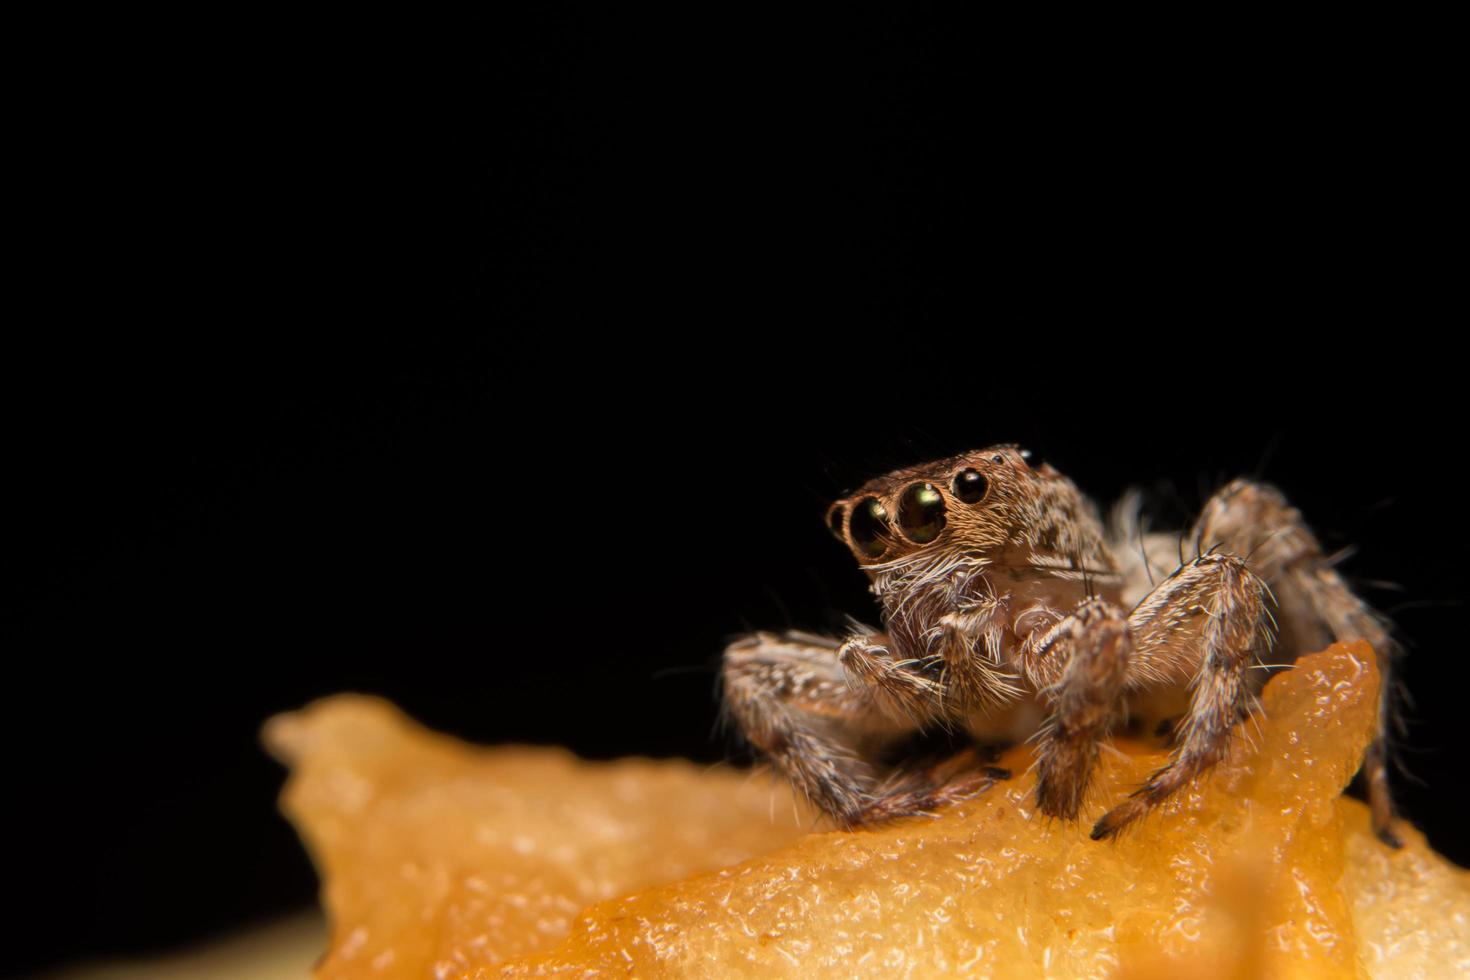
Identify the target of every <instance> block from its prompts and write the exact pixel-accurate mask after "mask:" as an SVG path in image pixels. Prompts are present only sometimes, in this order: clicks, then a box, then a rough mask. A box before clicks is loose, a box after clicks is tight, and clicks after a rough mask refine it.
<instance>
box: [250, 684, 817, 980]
mask: <svg viewBox="0 0 1470 980" xmlns="http://www.w3.org/2000/svg"><path fill="white" fill-rule="evenodd" d="M265 741H266V744H267V745H268V746H269V748H270V749H271V751H272V752H273V753H274V754H275V755H276V756H277V757H278V758H280V759H281V760H282V761H283V762H285V763H287V764H288V765H289V766H290V767H291V778H290V780H289V782H288V784H287V787H286V791H285V793H284V795H283V799H282V804H283V807H284V809H285V810H286V813H287V815H288V816H289V817H290V818H291V819H292V821H293V822H294V823H295V824H296V826H297V827H298V828H299V829H300V831H301V834H302V837H303V838H304V839H305V841H306V844H307V847H308V849H309V850H310V851H311V854H312V857H313V859H314V860H315V862H316V865H317V868H318V870H319V871H320V873H321V876H322V879H323V882H324V884H323V899H324V902H325V904H326V907H327V912H328V916H329V919H330V922H331V924H332V942H331V948H330V951H329V952H328V954H327V955H326V957H325V958H324V959H323V961H322V962H321V964H320V965H319V966H318V970H317V976H319V977H344V978H346V977H375V978H392V977H414V978H418V977H451V976H456V975H458V973H459V972H461V971H462V970H463V969H464V968H466V967H469V966H472V965H475V964H482V963H499V962H501V961H503V960H505V959H507V958H509V957H514V956H520V955H524V954H527V953H534V952H538V951H541V950H545V949H548V948H550V947H551V946H553V945H555V944H556V943H557V942H559V941H561V940H562V939H563V938H564V937H565V936H566V934H567V932H568V930H569V928H570V927H571V924H572V922H573V921H574V919H575V917H576V915H577V913H578V912H580V911H581V910H582V909H583V908H585V907H587V906H588V905H591V904H593V903H595V902H600V901H603V900H606V899H611V898H615V897H618V896H621V895H626V894H628V893H630V892H633V891H637V890H639V889H644V888H648V887H650V886H652V885H656V884H661V883H663V882H668V881H675V880H678V879H680V878H685V877H687V876H689V875H694V874H697V873H699V872H702V871H708V870H711V869H714V868H720V867H724V866H727V865H731V864H736V863H738V862H740V861H743V860H745V859H746V858H749V857H751V856H752V855H756V854H760V853H763V852H766V851H770V850H772V849H774V848H776V847H779V846H780V845H782V844H784V843H787V842H789V841H791V840H793V839H795V838H796V837H798V836H799V835H800V834H802V833H803V832H805V830H806V829H807V828H808V827H810V826H811V822H812V821H811V817H810V816H809V815H807V814H806V812H805V810H804V808H801V809H799V808H798V807H796V806H795V805H794V802H793V800H792V799H791V795H790V792H789V791H788V790H786V789H785V787H784V786H777V785H776V783H775V781H774V779H772V778H771V777H764V778H761V777H756V778H752V777H751V774H750V773H747V772H739V771H735V770H730V769H718V770H710V769H708V768H706V767H700V766H696V765H694V764H693V763H690V762H685V761H682V760H674V761H664V762H657V761H651V760H645V759H625V760H620V761H618V762H612V763H590V762H584V761H581V760H579V759H577V758H576V757H575V756H573V755H572V754H571V753H570V752H567V751H565V750H562V749H544V748H506V749H500V748H497V749H486V748H479V747H472V746H468V745H465V744H463V743H461V742H457V741H455V740H453V739H450V738H446V737H444V736H441V735H436V734H434V733H432V732H429V731H427V730H425V729H423V728H422V727H420V726H418V725H416V724H414V723H413V722H411V721H409V720H408V719H407V718H406V717H404V716H403V715H402V714H401V713H400V712H398V711H397V709H395V708H394V707H393V706H391V705H389V704H388V703H386V702H384V701H381V700H377V699H374V698H366V697H359V696H355V695H344V696H340V697H336V698H331V699H328V700H325V701H320V702H317V703H316V704H313V705H311V706H309V707H307V708H305V709H304V710H302V711H299V712H295V713H292V714H289V715H282V716H279V717H277V718H274V719H272V720H271V721H270V723H269V724H268V725H267V726H266V730H265Z"/></svg>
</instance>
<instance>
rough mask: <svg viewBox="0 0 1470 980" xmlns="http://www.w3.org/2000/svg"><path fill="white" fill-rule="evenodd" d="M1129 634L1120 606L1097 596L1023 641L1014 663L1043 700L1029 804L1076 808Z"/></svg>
mask: <svg viewBox="0 0 1470 980" xmlns="http://www.w3.org/2000/svg"><path fill="white" fill-rule="evenodd" d="M1131 653H1132V640H1131V638H1130V636H1129V634H1128V618H1127V615H1126V614H1125V613H1124V612H1123V610H1122V609H1120V608H1118V607H1117V606H1115V605H1113V604H1112V603H1110V602H1107V601H1105V600H1103V599H1099V598H1089V599H1086V600H1084V601H1083V602H1082V603H1081V605H1079V606H1078V607H1077V608H1076V609H1075V610H1074V611H1073V612H1072V614H1071V615H1069V616H1066V617H1064V618H1063V619H1061V620H1060V621H1058V622H1057V623H1056V624H1055V625H1053V626H1052V627H1051V628H1050V629H1048V630H1046V631H1045V632H1044V633H1042V634H1040V635H1039V636H1037V637H1035V638H1034V639H1032V640H1029V641H1028V642H1027V643H1026V645H1025V646H1024V648H1023V649H1022V652H1021V657H1020V662H1021V666H1022V669H1023V670H1024V671H1025V673H1026V676H1027V679H1028V680H1030V681H1031V683H1032V685H1033V686H1034V687H1035V688H1036V689H1037V690H1038V691H1040V692H1041V694H1042V696H1043V697H1044V698H1045V699H1046V701H1047V702H1048V703H1049V704H1050V706H1051V709H1052V710H1051V716H1050V717H1049V718H1048V719H1047V721H1046V724H1045V726H1044V727H1043V728H1042V729H1041V732H1040V736H1039V739H1038V744H1037V750H1036V768H1037V780H1036V803H1037V807H1038V808H1039V809H1040V810H1041V812H1042V813H1045V814H1047V815H1048V816H1053V817H1062V818H1064V819H1067V820H1071V819H1073V818H1075V817H1076V816H1077V813H1078V811H1080V810H1081V809H1082V802H1083V800H1084V798H1085V796H1086V793H1087V784H1088V783H1089V782H1090V781H1091V779H1092V770H1093V767H1094V765H1095V764H1096V763H1097V755H1098V745H1099V744H1100V743H1101V742H1102V741H1103V740H1104V739H1106V738H1107V736H1108V731H1109V729H1110V728H1111V727H1112V723H1113V720H1114V718H1115V717H1116V716H1117V711H1118V704H1119V700H1120V698H1121V697H1122V695H1123V688H1124V685H1125V683H1126V682H1127V680H1128V674H1129V666H1130V658H1131Z"/></svg>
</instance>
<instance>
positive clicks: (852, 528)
mask: <svg viewBox="0 0 1470 980" xmlns="http://www.w3.org/2000/svg"><path fill="white" fill-rule="evenodd" d="M847 530H848V533H849V534H851V535H852V543H853V544H855V545H857V549H858V551H860V552H862V553H863V554H864V555H867V556H868V557H869V558H877V557H879V556H881V555H882V554H883V552H885V551H887V550H888V542H886V541H884V540H883V539H884V537H885V536H886V535H887V533H888V511H886V510H884V509H883V505H882V504H881V503H879V502H878V498H876V497H865V498H863V499H862V500H859V501H858V504H857V506H856V507H854V508H853V509H852V517H851V519H850V520H848V522H847Z"/></svg>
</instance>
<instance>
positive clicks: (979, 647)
mask: <svg viewBox="0 0 1470 980" xmlns="http://www.w3.org/2000/svg"><path fill="white" fill-rule="evenodd" d="M1137 514H1138V506H1137V502H1136V499H1133V498H1125V500H1124V501H1123V502H1122V503H1121V504H1120V505H1119V507H1118V508H1117V509H1116V511H1115V513H1114V517H1113V520H1112V521H1111V522H1110V526H1109V527H1107V528H1105V527H1104V525H1103V522H1102V521H1101V519H1100V518H1099V516H1098V513H1097V511H1096V509H1095V507H1094V506H1093V505H1092V503H1091V502H1090V501H1088V500H1087V498H1085V497H1084V496H1083V495H1082V493H1081V492H1080V491H1079V490H1078V489H1077V487H1076V485H1075V484H1073V483H1072V481H1070V480H1068V479H1067V478H1066V477H1064V476H1063V475H1062V474H1061V473H1059V472H1057V470H1055V469H1053V468H1052V467H1051V466H1050V465H1045V464H1040V463H1038V462H1036V461H1034V460H1032V459H1031V458H1030V454H1029V453H1027V452H1025V451H1022V450H1019V449H1017V448H1016V447H1014V446H994V447H991V448H989V449H983V450H979V451H976V452H969V453H964V454H962V455H959V456H956V457H953V458H951V459H944V460H939V461H938V462H933V463H928V464H925V465H922V466H916V467H912V468H910V469H903V470H897V471H895V472H892V473H889V474H887V475H886V476H881V477H879V478H877V479H875V480H872V481H871V482H869V483H867V484H866V485H864V486H863V487H862V488H860V489H859V490H858V491H857V492H856V493H854V494H852V495H851V496H849V497H845V498H843V499H841V500H839V501H837V502H836V503H835V504H833V505H832V507H831V509H830V510H829V511H828V514H827V522H828V525H829V527H830V528H831V530H832V533H833V534H834V535H836V536H837V538H838V539H839V540H840V541H842V542H843V543H844V544H846V545H847V546H848V547H849V548H850V549H851V550H852V552H853V554H854V555H855V556H856V557H857V560H858V562H859V563H860V564H861V565H862V567H863V571H864V572H866V573H867V575H868V578H869V579H870V580H871V589H872V591H873V593H874V594H875V595H876V596H877V597H878V601H879V603H880V605H881V607H882V615H883V621H884V624H885V627H886V629H885V631H883V632H878V631H875V630H871V629H867V628H862V627H857V628H854V629H853V630H852V631H851V632H850V633H849V635H848V636H847V637H846V638H844V639H842V640H835V639H827V638H825V637H820V636H814V635H812V634H808V633H797V632H787V633H769V632H760V633H755V634H752V635H750V636H746V637H743V638H742V639H740V640H738V641H737V642H735V643H733V644H731V645H730V647H729V648H728V649H727V650H726V651H725V656H724V667H723V675H724V687H725V697H726V708H727V710H728V712H729V714H730V716H731V717H732V718H733V719H734V721H735V722H736V723H737V724H738V725H739V727H740V728H741V730H742V731H743V732H744V734H745V735H746V736H747V737H748V738H749V740H750V741H751V743H752V744H753V745H754V746H755V747H756V748H757V749H759V750H760V751H761V752H763V753H764V754H765V755H767V756H768V757H769V758H770V759H771V760H772V761H773V762H774V763H775V764H776V765H777V766H778V767H780V769H782V770H783V771H784V772H785V773H786V775H787V776H788V777H790V778H791V780H792V781H793V782H794V783H795V784H796V785H797V786H798V787H799V788H800V789H802V790H803V791H804V792H805V793H806V794H807V796H808V797H809V798H810V799H811V800H812V801H813V802H814V803H816V804H817V805H818V806H819V807H821V808H822V809H823V810H824V811H826V813H827V814H829V815H830V816H831V817H832V818H833V819H834V820H835V821H837V823H838V824H840V825H843V826H848V827H851V826H855V825H859V824H864V823H870V822H875V821H879V820H884V819H888V818H891V817H898V816H905V815H909V814H915V813H922V812H926V811H928V810H931V809H933V808H934V807H935V806H937V805H939V804H940V803H942V802H945V801H947V800H950V799H956V798H961V797H964V796H968V795H971V794H973V793H976V792H979V791H981V790H983V789H985V788H987V787H988V786H990V785H991V784H992V783H993V781H994V780H996V779H1003V778H1007V777H1008V776H1009V774H1008V773H1006V772H1004V771H1003V770H996V769H990V768H985V767H983V766H978V765H971V766H969V767H968V768H967V769H966V770H965V771H963V772H962V773H961V774H960V775H958V776H955V775H953V774H951V775H949V776H944V775H941V774H940V770H939V768H937V767H936V768H935V769H934V770H932V771H928V772H924V771H919V772H906V771H904V770H903V769H902V768H901V767H900V768H898V769H897V770H896V771H895V770H893V769H891V768H890V769H889V770H887V771H885V768H884V765H883V763H882V761H881V760H882V759H883V753H884V751H885V750H886V749H887V748H888V747H891V746H892V745H893V744H894V743H895V742H896V741H899V740H901V739H903V738H905V737H907V736H912V735H913V734H914V733H916V732H922V731H925V730H930V729H934V728H945V729H949V730H958V731H961V732H966V733H968V735H969V736H970V737H972V738H974V739H976V740H977V741H979V742H988V743H991V744H994V743H998V742H1015V741H1018V740H1021V739H1024V738H1027V737H1031V738H1033V739H1034V740H1035V742H1036V746H1037V755H1036V758H1037V763H1036V768H1037V773H1038V780H1037V785H1036V805H1037V807H1038V809H1040V811H1041V812H1042V813H1044V814H1047V815H1050V816H1055V817H1061V818H1064V819H1074V818H1076V816H1077V815H1078V812H1079V811H1080V809H1081V807H1082V805H1083V801H1084V797H1085V794H1086V791H1087V786H1088V781H1089V779H1090V777H1091V775H1092V772H1093V768H1094V765H1095V763H1096V761H1097V757H1098V748H1099V744H1100V743H1101V742H1102V741H1103V740H1104V739H1105V738H1107V736H1108V735H1109V733H1110V731H1111V729H1112V727H1113V726H1114V724H1115V723H1116V722H1118V721H1119V719H1120V718H1122V717H1124V716H1129V717H1131V718H1133V719H1135V720H1136V719H1137V718H1138V717H1139V716H1140V715H1144V716H1147V712H1148V711H1150V710H1153V711H1155V712H1156V713H1157V715H1158V716H1160V717H1163V718H1168V717H1169V715H1170V713H1171V709H1169V708H1168V707H1167V705H1168V703H1169V701H1170V699H1172V700H1173V702H1174V704H1175V706H1176V709H1177V710H1179V711H1182V717H1181V718H1180V719H1179V720H1178V722H1177V724H1174V725H1172V731H1173V732H1174V736H1175V738H1174V742H1173V748H1172V752H1171V755H1170V758H1169V761H1168V763H1167V764H1166V765H1165V766H1164V767H1163V768H1161V769H1159V770H1158V771H1157V772H1155V773H1154V774H1153V775H1152V776H1150V777H1149V779H1148V780H1147V781H1146V782H1145V783H1144V784H1143V785H1142V786H1140V787H1139V788H1138V789H1137V790H1135V791H1134V792H1133V794H1132V795H1131V796H1130V797H1129V798H1128V799H1126V800H1125V801H1124V802H1122V803H1121V804H1119V805H1117V806H1115V807H1113V808H1112V809H1111V810H1109V811H1108V812H1107V813H1106V814H1104V815H1103V817H1102V818H1101V819H1100V820H1098V821H1097V823H1096V825H1095V826H1094V827H1093V829H1092V836H1093V838H1094V839H1099V838H1105V837H1110V836H1112V835H1114V834H1116V833H1118V831H1120V830H1121V829H1123V828H1124V827H1126V826H1128V825H1129V824H1130V823H1132V822H1133V821H1135V820H1137V819H1138V818H1139V817H1141V816H1143V815H1144V814H1146V813H1147V812H1149V811H1150V810H1151V809H1153V808H1154V807H1156V806H1158V805H1159V804H1160V803H1161V802H1163V801H1164V800H1165V799H1167V798H1168V797H1169V796H1170V795H1171V794H1173V793H1175V792H1176V791H1178V790H1179V789H1180V788H1181V787H1183V786H1186V785H1187V784H1189V782H1190V781H1191V780H1193V779H1195V778H1196V777H1198V776H1199V775H1200V774H1201V773H1203V772H1205V771H1206V770H1208V769H1209V768H1210V767H1211V766H1213V765H1215V764H1216V763H1217V762H1219V761H1220V760H1221V759H1222V758H1223V757H1224V756H1225V754H1226V751H1227V749H1228V748H1229V745H1230V742H1231V738H1232V730H1233V729H1234V727H1235V726H1236V725H1237V723H1239V722H1241V721H1242V720H1243V719H1245V718H1246V717H1247V716H1248V715H1249V714H1250V713H1251V712H1252V711H1253V710H1255V707H1256V692H1257V691H1259V689H1260V687H1261V685H1262V684H1263V683H1264V678H1265V675H1266V671H1264V670H1260V669H1255V670H1252V669H1251V668H1252V667H1259V666H1260V665H1262V664H1271V665H1275V664H1288V663H1290V662H1292V661H1293V660H1295V659H1296V657H1297V656H1299V655H1300V654H1303V653H1307V652H1311V651H1313V650H1318V649H1320V648H1322V647H1323V646H1325V645H1326V644H1327V643H1328V642H1330V641H1331V640H1334V639H1352V638H1363V639H1366V640H1367V641H1368V642H1369V643H1371V644H1372V646H1373V648H1374V650H1375V651H1377V655H1378V658H1379V667H1380V669H1381V671H1382V673H1383V677H1384V686H1383V690H1384V691H1385V692H1386V691H1388V690H1389V682H1388V681H1389V676H1390V667H1391V665H1392V663H1393V661H1394V659H1395V657H1396V656H1397V654H1398V649H1399V648H1398V645H1397V644H1396V643H1395V642H1394V640H1393V638H1392V636H1391V635H1390V633H1389V631H1388V628H1387V625H1386V623H1385V621H1384V620H1383V619H1381V618H1380V617H1379V616H1378V615H1377V614H1375V613H1374V612H1373V611H1372V610H1371V609H1370V608H1369V607H1368V606H1367V605H1366V604H1364V603H1363V601H1362V600H1360V599H1359V598H1358V597H1357V596H1356V595H1354V594H1353V592H1352V591H1351V590H1350V589H1349V588H1348V586H1347V585H1346V584H1345V583H1344V582H1343V580H1342V578H1341V577H1340V576H1339V575H1338V574H1337V572H1336V571H1335V570H1334V569H1333V567H1332V563H1331V561H1330V560H1329V559H1328V558H1327V557H1326V556H1324V555H1323V553H1322V550H1321V548H1320V546H1319V545H1318V543H1317V540H1316V538H1315V537H1314V536H1313V535H1312V532H1311V531H1310V530H1308V528H1307V526H1306V525H1305V524H1304V523H1303V522H1302V517H1301V514H1300V513H1299V512H1298V511H1297V510H1295V509H1294V508H1292V507H1291V506H1290V505H1289V504H1288V503H1287V502H1286V500H1285V498H1284V497H1283V496H1282V495H1281V493H1280V492H1279V491H1277V490H1275V489H1274V488H1272V487H1269V486H1263V485H1261V484H1258V483H1253V482H1250V481H1248V480H1236V481H1235V482H1233V483H1231V484H1229V485H1228V486H1226V487H1225V488H1224V489H1223V490H1221V491H1220V492H1218V493H1217V494H1215V495H1214V496H1213V497H1212V498H1211V499H1210V501H1209V502H1208V503H1207V504H1206V505H1205V508H1204V511H1203V513H1202V514H1201V515H1200V517H1199V519H1198V522H1197V523H1196V525H1195V527H1194V530H1193V532H1192V533H1191V534H1190V535H1189V538H1188V540H1189V541H1191V542H1193V549H1192V550H1193V556H1192V557H1186V556H1184V555H1183V553H1182V546H1181V545H1180V541H1181V539H1180V538H1179V537H1178V536H1177V535H1172V534H1145V533H1143V531H1142V529H1141V527H1140V525H1139V523H1138V516H1137ZM1273 627H1274V629H1273ZM1161 705H1164V706H1165V707H1160V706H1161ZM1380 708H1381V710H1380V713H1379V714H1380V721H1379V736H1378V738H1377V739H1376V740H1375V741H1374V743H1373V745H1372V746H1371V747H1370V748H1369V750H1368V754H1367V758H1366V759H1365V762H1364V774H1365V776H1366V781H1367V790H1368V797H1369V802H1370V805H1371V808H1372V813H1373V823H1374V827H1375V829H1376V830H1377V832H1378V834H1379V836H1380V837H1381V838H1383V839H1384V840H1385V841H1386V842H1388V843H1390V844H1396V843H1397V841H1396V838H1395V836H1394V833H1393V830H1392V826H1391V824H1392V819H1393V806H1392V801H1391V798H1390V796H1389V787H1388V778H1387V771H1386V752H1385V748H1384V744H1385V743H1384V728H1383V725H1384V721H1385V719H1386V717H1387V715H1388V712H1387V703H1386V700H1385V702H1384V703H1383V704H1381V705H1380ZM950 768H953V767H952V766H951V767H950Z"/></svg>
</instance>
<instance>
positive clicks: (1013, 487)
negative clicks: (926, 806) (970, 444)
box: [827, 446, 1061, 575]
mask: <svg viewBox="0 0 1470 980" xmlns="http://www.w3.org/2000/svg"><path fill="white" fill-rule="evenodd" d="M1059 479H1061V475H1060V474H1059V473H1057V471H1056V470H1054V469H1052V468H1051V466H1049V465H1046V464H1043V463H1039V462H1034V461H1033V460H1032V458H1031V455H1030V454H1029V453H1027V452H1026V451H1025V450H1022V449H1018V448H1016V447H1015V446H992V447H991V448H989V449H978V450H974V451H972V452H968V453H961V454H960V455H958V456H954V457H951V458H949V459H941V460H936V461H935V462H932V463H925V464H923V465H921V466H912V467H909V468H907V469H902V470H894V471H893V472H892V473H888V474H885V475H884V476H880V477H878V478H877V479H874V480H869V481H868V482H867V483H865V484H863V486H861V487H859V488H858V489H857V491H856V492H854V493H853V494H851V495H850V496H847V497H843V498H842V499H841V500H838V501H837V502H836V503H834V504H833V505H832V506H831V507H830V508H829V509H828V510H827V527H828V528H829V529H830V530H831V531H832V533H833V534H834V535H835V536H836V537H837V539H838V540H839V541H841V542H842V543H843V544H845V545H847V547H848V548H849V549H851V551H852V553H853V555H854V556H855V557H856V558H857V560H858V563H859V564H861V565H862V566H863V568H864V570H865V571H867V572H868V573H869V574H870V575H872V574H874V573H875V572H878V571H880V570H882V569H883V568H884V567H891V566H892V565H893V564H894V563H899V564H903V563H905V561H906V560H908V559H914V558H920V557H923V556H928V555H941V554H945V553H964V554H967V555H969V556H971V557H975V558H980V559H985V558H991V557H994V556H995V555H996V554H997V553H998V552H999V551H1001V550H1002V549H1004V548H1005V547H1006V546H1007V545H1009V544H1013V543H1020V542H1021V541H1023V540H1024V539H1025V538H1026V537H1027V536H1028V535H1027V531H1028V529H1029V528H1030V527H1031V526H1032V525H1034V524H1035V522H1036V520H1037V517H1036V512H1037V510H1038V508H1037V506H1036V502H1037V501H1038V500H1039V499H1040V497H1041V496H1042V485H1043V484H1044V483H1046V482H1048V481H1054V480H1059Z"/></svg>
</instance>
